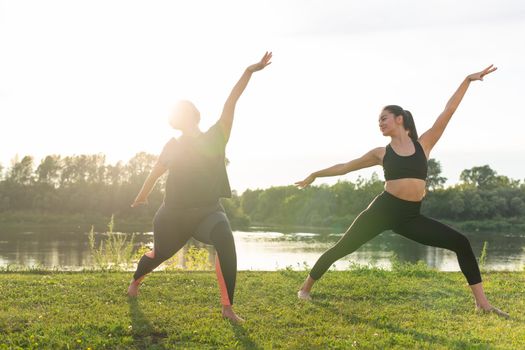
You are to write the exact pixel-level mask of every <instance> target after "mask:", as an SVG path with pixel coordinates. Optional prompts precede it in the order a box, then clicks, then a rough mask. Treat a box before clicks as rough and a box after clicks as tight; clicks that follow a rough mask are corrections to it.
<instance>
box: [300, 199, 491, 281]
mask: <svg viewBox="0 0 525 350" xmlns="http://www.w3.org/2000/svg"><path fill="white" fill-rule="evenodd" d="M420 208H421V202H411V201H406V200H402V199H399V198H397V197H394V196H393V195H391V194H390V193H388V192H386V191H385V192H383V193H381V194H380V195H379V196H377V197H376V198H375V199H374V200H373V201H372V203H370V205H369V206H368V208H366V209H365V210H364V211H363V212H361V214H359V216H358V217H357V218H356V219H355V220H354V222H353V223H352V225H351V226H350V227H349V228H348V230H347V231H346V233H345V234H344V236H343V237H341V239H340V240H339V241H338V242H337V243H336V244H335V245H334V246H333V247H332V248H330V249H328V250H327V251H326V252H324V253H323V255H321V257H320V258H319V260H317V262H316V263H315V265H314V267H313V268H312V271H310V277H312V278H313V279H314V280H318V279H319V278H321V277H322V276H323V274H324V273H325V272H326V271H327V270H328V268H330V266H331V265H332V264H333V263H334V262H335V261H337V260H339V259H341V258H342V257H344V256H345V255H348V254H350V253H352V252H354V251H355V250H357V249H358V248H359V247H361V246H362V245H363V244H365V243H366V242H368V241H369V240H371V239H372V238H374V237H375V236H377V235H379V234H380V233H381V232H383V231H385V230H392V231H394V232H395V233H398V234H400V235H402V236H405V237H406V238H409V239H411V240H413V241H416V242H419V243H422V244H425V245H429V246H434V247H439V248H445V249H449V250H452V251H453V252H455V253H456V255H457V257H458V262H459V267H460V268H461V272H463V274H464V275H465V277H466V279H467V281H468V284H469V285H473V284H476V283H480V282H481V274H480V272H479V267H478V263H477V261H476V257H475V256H474V253H473V252H472V247H471V246H470V243H469V241H468V239H467V238H466V237H465V236H463V235H462V234H461V233H459V232H458V231H456V230H454V229H453V228H451V227H449V226H447V225H444V224H442V223H440V222H438V221H436V220H433V219H431V218H428V217H426V216H424V215H421V214H420V212H419V211H420Z"/></svg>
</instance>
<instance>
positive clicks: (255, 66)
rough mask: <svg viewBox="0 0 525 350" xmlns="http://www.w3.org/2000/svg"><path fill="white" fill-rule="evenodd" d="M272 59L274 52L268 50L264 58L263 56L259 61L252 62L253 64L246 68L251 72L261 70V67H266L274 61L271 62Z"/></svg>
mask: <svg viewBox="0 0 525 350" xmlns="http://www.w3.org/2000/svg"><path fill="white" fill-rule="evenodd" d="M271 59H272V53H271V52H268V51H266V53H265V54H264V56H263V58H261V60H260V61H259V62H257V63H255V64H252V65H251V66H248V68H246V69H247V70H248V71H250V72H251V73H254V72H257V71H260V70H261V69H264V67H266V66H267V65H269V64H271V63H272V62H270V60H271Z"/></svg>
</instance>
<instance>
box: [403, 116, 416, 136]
mask: <svg viewBox="0 0 525 350" xmlns="http://www.w3.org/2000/svg"><path fill="white" fill-rule="evenodd" d="M403 125H404V127H405V129H406V130H408V136H410V138H411V139H412V141H413V142H416V141H417V139H418V137H417V130H416V123H414V118H413V117H412V113H410V112H409V111H407V110H406V109H405V110H404V111H403Z"/></svg>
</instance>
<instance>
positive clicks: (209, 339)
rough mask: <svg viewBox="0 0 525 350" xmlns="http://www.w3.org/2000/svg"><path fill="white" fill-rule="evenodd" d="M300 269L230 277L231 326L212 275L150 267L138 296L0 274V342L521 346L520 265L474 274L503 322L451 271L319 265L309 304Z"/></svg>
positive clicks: (55, 277)
mask: <svg viewBox="0 0 525 350" xmlns="http://www.w3.org/2000/svg"><path fill="white" fill-rule="evenodd" d="M305 274H306V272H301V271H300V272H297V271H289V270H281V271H276V272H240V273H239V276H238V280H237V291H236V297H235V302H236V310H237V311H238V313H239V314H240V315H242V316H243V317H245V318H246V323H245V324H243V325H240V326H235V325H231V324H230V323H229V322H227V321H225V320H223V319H222V318H221V316H220V306H219V305H218V301H219V292H218V287H217V285H216V278H215V275H214V273H212V272H156V273H153V274H152V275H151V276H149V277H148V278H147V279H146V281H145V283H144V285H143V288H142V291H141V295H140V296H139V298H138V299H135V300H129V299H128V298H127V296H126V294H125V290H126V287H127V284H128V282H129V279H130V273H120V272H115V273H102V272H76V273H67V272H58V273H50V272H45V271H42V272H39V271H34V272H16V273H8V272H3V273H0V311H1V312H0V329H1V330H2V332H0V349H18V348H23V349H32V348H39V349H40V348H44V349H65V348H69V349H89V348H91V349H178V348H196V349H207V348H213V349H215V348H223V349H226V348H228V349H231V348H237V349H267V348H285V349H299V348H301V349H326V348H335V349H349V348H361V349H413V348H432V349H487V348H490V349H492V348H494V349H517V348H520V347H521V346H522V345H523V344H525V317H524V316H523V310H525V300H524V299H523V292H524V289H523V288H524V287H523V286H524V285H525V272H489V273H485V274H484V279H485V288H486V292H487V295H488V297H489V298H490V300H491V301H492V302H493V303H494V305H497V306H498V307H500V308H502V309H503V310H505V311H508V312H509V313H510V314H511V316H512V319H511V320H504V319H500V318H497V317H496V316H495V315H492V314H488V315H479V314H476V313H475V312H474V308H473V302H472V300H471V296H470V292H469V289H468V288H467V287H466V285H465V281H464V278H463V276H462V275H461V274H460V273H445V272H436V271H433V270H430V269H428V268H426V267H425V266H424V265H421V264H416V265H412V264H401V265H399V266H397V268H396V269H395V270H394V271H383V270H379V269H367V268H357V269H354V270H352V271H341V272H340V271H330V272H328V273H327V274H326V275H325V277H324V278H323V280H322V281H321V282H320V283H319V284H318V285H317V286H316V289H315V293H314V294H313V297H314V299H313V301H312V302H302V301H299V300H297V299H296V296H295V292H296V290H297V288H298V286H299V285H300V284H301V282H302V280H303V278H304V277H305Z"/></svg>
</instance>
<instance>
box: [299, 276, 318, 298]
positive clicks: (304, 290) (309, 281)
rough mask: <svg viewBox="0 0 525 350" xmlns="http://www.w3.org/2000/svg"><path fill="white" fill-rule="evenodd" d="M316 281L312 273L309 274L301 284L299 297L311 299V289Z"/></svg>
mask: <svg viewBox="0 0 525 350" xmlns="http://www.w3.org/2000/svg"><path fill="white" fill-rule="evenodd" d="M314 283H315V280H314V279H313V278H312V277H310V275H308V277H306V280H305V281H304V283H303V285H302V286H301V289H299V291H298V292H297V297H298V298H299V299H303V300H310V299H311V297H310V291H311V290H312V287H313V285H314Z"/></svg>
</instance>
